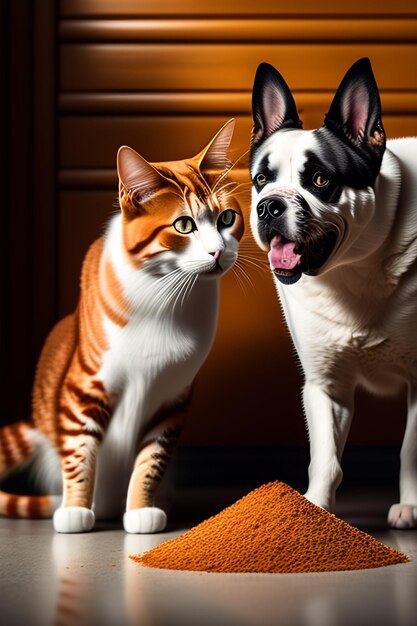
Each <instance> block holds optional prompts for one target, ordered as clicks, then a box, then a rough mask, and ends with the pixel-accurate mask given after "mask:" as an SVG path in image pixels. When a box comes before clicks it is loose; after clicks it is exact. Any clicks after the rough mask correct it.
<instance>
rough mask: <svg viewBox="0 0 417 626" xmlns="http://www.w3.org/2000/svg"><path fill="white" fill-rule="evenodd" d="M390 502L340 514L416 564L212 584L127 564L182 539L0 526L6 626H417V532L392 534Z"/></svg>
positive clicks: (363, 499) (350, 502) (379, 500)
mask: <svg viewBox="0 0 417 626" xmlns="http://www.w3.org/2000/svg"><path fill="white" fill-rule="evenodd" d="M388 505H389V495H388V494H386V493H380V492H379V493H378V494H375V492H363V491H360V492H359V491H356V492H353V493H351V494H349V495H348V496H347V495H345V496H342V497H341V498H340V500H339V508H338V511H337V512H338V514H339V515H340V516H341V517H343V518H344V519H346V521H348V522H350V523H354V524H357V525H358V526H360V527H361V528H362V529H363V530H366V531H367V532H370V533H371V534H373V535H374V536H375V537H377V539H379V540H380V541H382V542H384V543H386V544H387V545H390V546H393V547H395V548H397V549H399V550H401V551H403V552H406V553H407V554H408V555H409V556H410V557H411V559H412V560H411V562H410V563H407V564H402V565H394V566H390V567H385V568H380V569H374V570H364V571H355V572H336V573H323V574H288V575H285V574H256V575H252V574H207V573H198V572H175V571H166V570H155V569H146V568H143V567H141V566H139V565H137V564H136V563H134V562H132V561H131V560H130V559H129V558H128V555H129V554H132V553H139V552H142V551H144V550H147V549H149V548H151V547H152V546H154V545H155V544H157V543H159V542H161V541H164V540H166V539H169V538H171V537H174V536H177V535H178V534H180V533H181V532H183V531H184V530H186V527H181V528H178V529H175V530H171V531H170V532H167V533H164V534H161V535H153V536H151V535H149V536H133V535H130V536H129V535H126V534H125V533H124V532H123V531H122V530H121V527H120V525H118V524H109V525H105V524H102V525H99V526H98V528H97V530H96V531H95V532H92V533H90V534H86V535H57V534H54V533H53V532H52V529H51V523H50V522H49V521H24V520H6V519H0V573H1V577H0V600H1V611H0V624H1V625H2V626H12V625H13V626H15V625H19V626H20V625H22V626H23V625H25V626H35V625H36V626H37V625H39V626H49V625H51V626H52V625H54V626H76V625H77V626H84V625H85V626H87V625H90V624H91V625H96V624H97V626H98V625H100V626H107V625H109V626H124V625H135V626H136V625H137V626H139V625H140V626H157V625H158V626H162V625H167V626H170V625H172V626H206V625H207V626H208V625H210V626H217V625H218V626H232V625H233V626H258V625H259V626H268V625H277V626H278V625H282V626H416V624H417V531H390V530H386V528H385V521H384V518H385V512H386V508H387V506H388Z"/></svg>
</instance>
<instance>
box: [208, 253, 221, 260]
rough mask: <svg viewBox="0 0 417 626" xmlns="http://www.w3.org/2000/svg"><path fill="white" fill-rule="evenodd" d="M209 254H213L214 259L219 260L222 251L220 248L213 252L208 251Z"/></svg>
mask: <svg viewBox="0 0 417 626" xmlns="http://www.w3.org/2000/svg"><path fill="white" fill-rule="evenodd" d="M209 254H211V256H214V260H215V261H217V262H219V261H220V257H221V255H222V251H221V250H215V251H214V252H209Z"/></svg>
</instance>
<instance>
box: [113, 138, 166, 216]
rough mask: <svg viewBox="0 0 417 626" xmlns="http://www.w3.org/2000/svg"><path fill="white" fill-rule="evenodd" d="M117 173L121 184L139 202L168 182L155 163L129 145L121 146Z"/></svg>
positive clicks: (118, 154)
mask: <svg viewBox="0 0 417 626" xmlns="http://www.w3.org/2000/svg"><path fill="white" fill-rule="evenodd" d="M117 173H118V175H119V182H120V186H121V187H123V188H124V189H125V190H126V191H128V192H129V194H130V195H131V197H132V198H134V201H135V203H137V204H140V202H141V201H142V200H144V199H145V198H147V197H149V196H151V195H152V194H153V193H155V192H156V191H158V189H160V188H161V187H162V186H163V185H165V184H166V183H167V181H166V179H165V177H164V176H163V175H162V174H160V173H159V172H158V170H157V169H155V168H154V167H153V165H151V164H150V163H148V161H147V160H146V159H144V158H143V157H142V156H140V154H138V153H137V152H135V150H132V148H129V147H128V146H122V147H121V148H119V151H118V153H117Z"/></svg>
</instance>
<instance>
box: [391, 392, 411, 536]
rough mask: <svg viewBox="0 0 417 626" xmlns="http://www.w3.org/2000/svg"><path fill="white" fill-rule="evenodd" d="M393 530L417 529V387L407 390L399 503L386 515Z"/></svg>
mask: <svg viewBox="0 0 417 626" xmlns="http://www.w3.org/2000/svg"><path fill="white" fill-rule="evenodd" d="M388 523H389V525H390V526H392V527H393V528H401V529H407V528H417V385H415V384H413V385H411V386H410V388H409V390H408V414H407V426H406V429H405V433H404V441H403V445H402V447H401V469H400V502H399V504H393V505H392V507H391V508H390V510H389V513H388Z"/></svg>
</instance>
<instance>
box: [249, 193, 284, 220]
mask: <svg viewBox="0 0 417 626" xmlns="http://www.w3.org/2000/svg"><path fill="white" fill-rule="evenodd" d="M286 208H287V207H286V204H285V202H284V201H283V200H281V198H276V197H272V198H265V200H261V202H260V203H259V204H258V206H257V207H256V211H257V213H258V218H259V219H260V220H265V219H267V220H268V221H270V220H271V219H273V218H275V217H280V215H282V214H283V213H284V211H285V209H286Z"/></svg>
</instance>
